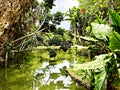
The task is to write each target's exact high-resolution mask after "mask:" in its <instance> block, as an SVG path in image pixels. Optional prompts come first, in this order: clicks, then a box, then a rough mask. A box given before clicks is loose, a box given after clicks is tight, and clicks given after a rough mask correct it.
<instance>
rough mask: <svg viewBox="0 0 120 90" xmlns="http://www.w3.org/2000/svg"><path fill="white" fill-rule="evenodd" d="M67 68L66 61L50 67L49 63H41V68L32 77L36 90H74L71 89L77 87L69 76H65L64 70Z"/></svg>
mask: <svg viewBox="0 0 120 90" xmlns="http://www.w3.org/2000/svg"><path fill="white" fill-rule="evenodd" d="M69 67H70V63H69V62H68V61H67V60H63V61H62V62H61V63H59V64H56V65H50V63H49V62H43V63H42V66H41V67H40V68H39V69H37V70H36V73H35V75H34V84H35V88H36V90H46V89H47V90H60V89H61V90H62V89H64V90H76V89H75V88H74V89H71V88H72V86H74V87H77V84H76V83H75V82H73V81H72V79H71V78H70V76H68V75H66V74H65V68H69ZM40 85H41V86H40ZM79 90H84V89H79Z"/></svg>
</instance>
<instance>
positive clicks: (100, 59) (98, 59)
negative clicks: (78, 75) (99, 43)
mask: <svg viewBox="0 0 120 90" xmlns="http://www.w3.org/2000/svg"><path fill="white" fill-rule="evenodd" d="M111 55H112V54H102V55H99V56H95V58H94V61H91V62H86V63H83V64H74V65H73V66H74V68H73V69H75V70H77V69H83V70H90V69H98V68H102V67H104V65H105V63H106V62H108V61H109V60H110V59H111V58H110V57H111ZM106 57H108V58H106Z"/></svg>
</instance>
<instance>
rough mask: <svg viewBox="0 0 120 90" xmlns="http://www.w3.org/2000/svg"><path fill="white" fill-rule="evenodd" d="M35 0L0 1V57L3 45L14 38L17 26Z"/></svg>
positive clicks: (3, 50)
mask: <svg viewBox="0 0 120 90" xmlns="http://www.w3.org/2000/svg"><path fill="white" fill-rule="evenodd" d="M34 1H35V0H0V51H1V52H0V56H1V55H3V53H4V52H5V49H4V44H5V43H7V42H9V40H10V39H11V38H14V32H15V31H16V32H17V28H16V27H17V26H18V25H19V23H20V22H22V21H23V20H24V15H25V13H26V12H27V11H28V10H29V9H30V7H31V6H32V4H33V2H34Z"/></svg>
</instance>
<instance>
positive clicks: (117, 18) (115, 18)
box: [109, 10, 120, 26]
mask: <svg viewBox="0 0 120 90" xmlns="http://www.w3.org/2000/svg"><path fill="white" fill-rule="evenodd" d="M109 15H110V18H111V20H112V22H113V24H114V25H117V26H120V15H119V14H118V13H117V12H115V11H114V10H109Z"/></svg>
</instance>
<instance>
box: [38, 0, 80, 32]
mask: <svg viewBox="0 0 120 90" xmlns="http://www.w3.org/2000/svg"><path fill="white" fill-rule="evenodd" d="M38 1H40V2H41V1H42V0H38ZM54 4H55V5H56V6H54V7H53V9H52V10H51V13H55V12H57V11H61V12H66V11H67V10H68V9H69V8H72V7H73V6H78V5H79V3H78V2H77V0H56V1H55V2H54ZM59 27H62V28H65V29H66V30H69V28H70V23H69V22H68V21H63V22H61V25H59Z"/></svg>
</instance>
